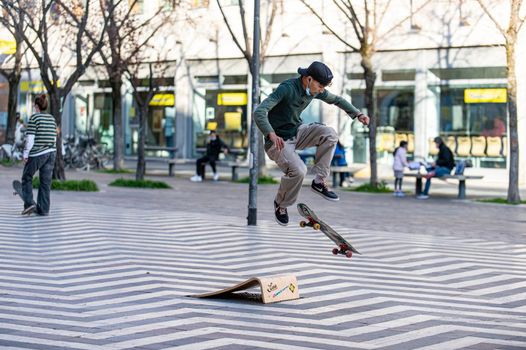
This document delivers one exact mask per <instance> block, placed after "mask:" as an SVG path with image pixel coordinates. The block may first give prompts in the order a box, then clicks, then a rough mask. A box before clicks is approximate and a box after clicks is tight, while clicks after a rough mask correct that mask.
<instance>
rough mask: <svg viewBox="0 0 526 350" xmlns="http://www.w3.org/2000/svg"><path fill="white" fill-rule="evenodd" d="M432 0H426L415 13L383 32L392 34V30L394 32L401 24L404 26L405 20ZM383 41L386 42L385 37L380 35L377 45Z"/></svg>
mask: <svg viewBox="0 0 526 350" xmlns="http://www.w3.org/2000/svg"><path fill="white" fill-rule="evenodd" d="M431 1H432V0H426V1H425V2H424V3H422V5H420V6H419V7H418V8H417V9H416V10H415V11H412V13H411V14H409V15H408V16H406V17H404V18H402V19H401V20H400V21H398V22H397V23H396V24H394V25H393V26H392V27H390V28H389V29H387V30H386V31H385V33H390V32H392V31H393V30H395V29H396V28H398V27H400V26H401V25H402V24H404V23H405V22H407V20H409V19H410V18H411V17H412V15H414V13H416V12H419V11H421V10H422V9H423V8H424V7H426V6H427V5H428V4H429V3H430V2H431ZM384 40H386V36H385V35H382V36H381V37H380V40H379V43H380V42H383V41H384Z"/></svg>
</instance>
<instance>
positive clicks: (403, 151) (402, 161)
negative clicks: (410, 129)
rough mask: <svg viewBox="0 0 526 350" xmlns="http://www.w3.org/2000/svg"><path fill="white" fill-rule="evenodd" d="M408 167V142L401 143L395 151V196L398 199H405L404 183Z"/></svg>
mask: <svg viewBox="0 0 526 350" xmlns="http://www.w3.org/2000/svg"><path fill="white" fill-rule="evenodd" d="M406 166H408V164H407V141H400V146H399V147H397V148H396V149H395V151H394V162H393V171H394V177H395V183H394V189H395V191H394V195H395V196H396V197H403V196H404V192H402V181H403V179H404V168H405V167H406Z"/></svg>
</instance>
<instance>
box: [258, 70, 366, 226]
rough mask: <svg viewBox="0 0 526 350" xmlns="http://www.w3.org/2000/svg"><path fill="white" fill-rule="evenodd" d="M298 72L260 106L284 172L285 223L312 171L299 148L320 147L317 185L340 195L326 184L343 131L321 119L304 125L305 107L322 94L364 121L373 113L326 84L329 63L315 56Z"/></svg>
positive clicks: (280, 213) (261, 123)
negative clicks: (319, 121)
mask: <svg viewBox="0 0 526 350" xmlns="http://www.w3.org/2000/svg"><path fill="white" fill-rule="evenodd" d="M298 73H299V74H300V76H299V77H298V78H292V79H288V80H285V81H284V82H282V83H281V84H280V85H279V86H278V87H277V88H276V90H275V91H274V92H272V93H271V94H270V95H269V96H268V97H267V98H266V99H265V100H264V101H263V102H261V104H260V105H259V106H258V107H257V108H256V110H255V111H254V118H255V122H256V124H257V126H258V128H259V130H261V132H262V133H263V135H264V137H265V152H266V153H267V155H268V156H269V158H270V159H271V160H273V161H274V162H276V164H277V165H278V167H279V168H280V169H281V171H283V176H282V177H281V183H280V186H279V189H278V193H277V194H276V197H275V199H274V212H275V217H276V221H277V222H278V224H280V225H283V226H286V225H288V223H289V216H288V212H287V207H289V206H291V205H292V204H294V202H295V201H296V199H297V198H298V194H299V191H300V189H301V185H302V182H303V179H304V177H305V175H306V173H307V166H306V165H305V163H304V162H303V161H302V160H301V158H300V156H299V155H298V154H297V152H296V150H302V149H305V148H307V147H317V149H316V155H315V159H314V166H313V167H312V171H313V173H314V175H315V177H314V180H313V181H312V184H311V189H312V191H314V192H315V193H317V194H319V195H320V196H322V197H323V198H325V199H327V200H330V201H338V200H339V197H338V195H337V194H336V193H334V192H333V191H331V190H330V189H329V187H328V186H327V184H326V179H327V178H328V176H329V173H330V164H331V159H332V156H333V154H334V148H335V147H336V143H337V142H338V135H337V133H336V131H335V130H334V129H333V128H331V127H328V126H326V125H324V124H321V123H310V124H303V120H302V118H301V116H300V114H301V112H302V111H303V110H304V109H305V108H307V106H308V105H309V104H310V103H311V101H312V100H313V99H315V98H316V99H319V100H321V101H323V102H325V103H328V104H333V105H336V106H337V107H339V108H341V109H342V110H343V111H345V112H346V113H347V114H348V115H349V116H350V117H351V118H352V119H358V120H359V121H360V122H361V123H362V124H364V125H367V124H369V117H368V116H366V115H365V114H363V113H361V112H360V111H359V110H358V109H357V108H356V107H354V106H353V105H352V104H351V103H349V102H348V101H346V100H345V99H344V98H342V97H340V96H337V95H334V94H332V93H330V92H329V91H328V90H327V89H326V87H327V86H329V85H330V84H331V82H332V79H333V74H332V72H331V70H330V69H329V67H327V65H325V64H324V63H322V62H317V61H315V62H313V63H312V64H311V65H310V66H309V67H308V68H298Z"/></svg>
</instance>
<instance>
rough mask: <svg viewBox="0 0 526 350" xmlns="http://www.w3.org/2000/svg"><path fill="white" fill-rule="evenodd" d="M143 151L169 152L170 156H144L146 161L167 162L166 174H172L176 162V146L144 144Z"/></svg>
mask: <svg viewBox="0 0 526 350" xmlns="http://www.w3.org/2000/svg"><path fill="white" fill-rule="evenodd" d="M144 151H145V152H169V154H170V157H169V158H166V157H145V160H146V161H149V162H151V161H154V162H166V163H167V164H168V176H174V167H175V164H176V163H177V160H176V159H175V158H174V157H175V152H176V151H177V147H162V146H144Z"/></svg>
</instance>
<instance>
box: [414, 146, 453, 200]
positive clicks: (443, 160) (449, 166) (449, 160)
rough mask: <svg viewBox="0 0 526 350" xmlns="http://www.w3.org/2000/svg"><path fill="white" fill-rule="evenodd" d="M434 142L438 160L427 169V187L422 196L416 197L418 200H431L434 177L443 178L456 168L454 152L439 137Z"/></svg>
mask: <svg viewBox="0 0 526 350" xmlns="http://www.w3.org/2000/svg"><path fill="white" fill-rule="evenodd" d="M433 141H434V142H435V145H436V147H437V148H438V156H437V160H436V162H434V163H433V164H431V166H430V167H428V168H426V170H427V174H426V175H424V177H425V178H426V186H425V188H424V191H423V192H422V194H420V195H419V196H418V197H416V198H418V199H428V198H429V188H430V187H431V178H432V177H442V176H444V175H448V174H451V170H453V168H455V157H454V156H453V152H451V150H450V149H449V147H448V146H446V144H445V143H444V140H442V138H441V137H438V136H437V137H435V139H434V140H433Z"/></svg>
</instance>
